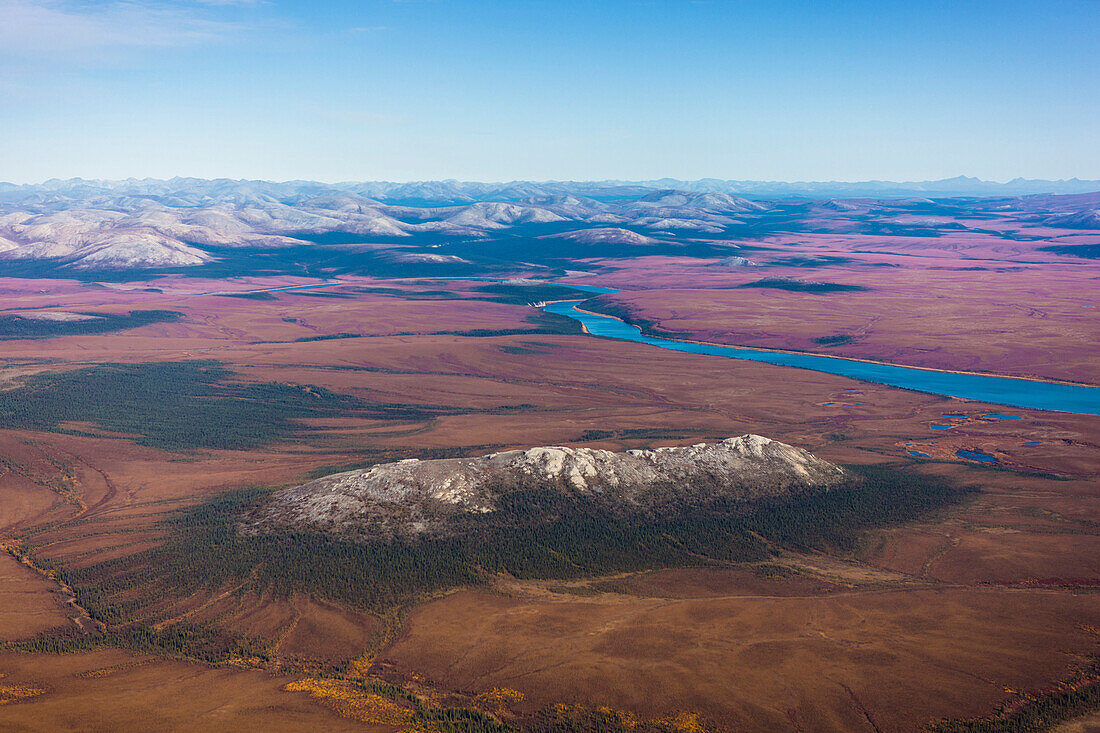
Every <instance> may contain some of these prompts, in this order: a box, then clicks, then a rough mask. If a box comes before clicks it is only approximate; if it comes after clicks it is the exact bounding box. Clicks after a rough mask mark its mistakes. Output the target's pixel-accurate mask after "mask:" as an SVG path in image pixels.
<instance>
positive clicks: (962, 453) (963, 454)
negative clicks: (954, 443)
mask: <svg viewBox="0 0 1100 733" xmlns="http://www.w3.org/2000/svg"><path fill="white" fill-rule="evenodd" d="M955 455H957V456H958V457H959V458H969V459H970V460H972V461H981V462H982V463H996V462H997V458H996V457H995V456H991V455H989V454H988V453H979V452H978V451H972V450H957V451H955Z"/></svg>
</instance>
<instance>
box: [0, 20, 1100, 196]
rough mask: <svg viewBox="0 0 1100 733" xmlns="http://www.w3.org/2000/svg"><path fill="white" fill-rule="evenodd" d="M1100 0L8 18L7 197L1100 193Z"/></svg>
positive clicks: (3, 163)
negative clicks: (396, 190) (894, 184)
mask: <svg viewBox="0 0 1100 733" xmlns="http://www.w3.org/2000/svg"><path fill="white" fill-rule="evenodd" d="M1097 69H1100V1H1098V0H1035V1H1033V2H1019V1H1017V0H996V1H993V0H991V1H989V2H984V1H968V0H955V1H953V2H922V1H921V0H911V1H909V2H892V1H890V0H880V1H879V2H842V1H841V2H823V1H820V0H819V1H818V2H799V1H797V0H792V1H786V2H781V1H780V0H768V1H759V2H758V1H756V0H709V1H706V0H699V1H696V2H693V1H691V0H648V1H645V0H605V1H603V2H600V1H599V0H589V1H588V2H581V1H573V0H558V1H557V2H551V1H549V0H512V1H505V0H498V1H489V0H356V1H351V0H348V1H343V0H338V1H328V2H326V1H325V0H314V1H313V2H307V1H304V0H204V1H202V2H200V1H198V0H125V1H116V0H99V1H88V0H0V180H7V181H13V182H35V181H41V180H44V179H46V178H51V177H58V178H67V177H70V176H83V177H98V178H124V177H129V176H135V177H144V176H155V177H171V176H174V175H192V176H202V177H220V176H227V177H233V178H267V179H277V180H286V179H295V178H302V179H316V180H323V181H338V180H380V179H385V180H419V179H432V178H459V179H466V180H494V181H495V180H512V179H535V180H544V179H578V180H579V179H606V178H619V179H646V178H657V177H663V176H670V177H677V178H699V177H707V176H712V177H718V178H736V179H764V180H865V179H872V178H879V179H891V180H920V179H932V178H943V177H949V176H954V175H959V174H965V175H974V176H978V177H981V178H986V179H992V180H1007V179H1010V178H1014V177H1016V176H1023V177H1028V178H1069V177H1073V176H1077V177H1081V178H1100V72H1098V71H1097Z"/></svg>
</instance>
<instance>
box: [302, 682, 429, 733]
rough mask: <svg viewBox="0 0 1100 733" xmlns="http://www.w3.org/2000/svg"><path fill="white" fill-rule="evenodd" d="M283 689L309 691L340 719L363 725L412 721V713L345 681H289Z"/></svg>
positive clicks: (408, 722)
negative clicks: (340, 717) (347, 719)
mask: <svg viewBox="0 0 1100 733" xmlns="http://www.w3.org/2000/svg"><path fill="white" fill-rule="evenodd" d="M283 689H284V690H288V691H290V692H308V693H309V695H310V697H314V698H317V699H318V700H321V701H322V702H324V703H325V704H326V705H328V706H330V707H331V708H333V709H334V710H335V711H336V712H337V713H339V714H340V715H341V716H343V717H345V718H351V719H352V720H358V721H361V722H363V723H379V724H382V725H408V724H410V723H412V721H413V714H412V711H411V710H408V709H407V708H404V707H402V706H401V705H399V704H397V703H396V702H394V701H393V700H389V699H387V698H385V697H382V696H381V695H375V694H374V693H371V692H365V691H364V690H362V689H361V688H359V686H357V685H355V684H353V683H351V682H346V681H344V680H326V679H319V678H316V677H307V678H305V679H302V680H298V681H297V682H290V683H288V684H287V685H286V686H285V687H284V688H283Z"/></svg>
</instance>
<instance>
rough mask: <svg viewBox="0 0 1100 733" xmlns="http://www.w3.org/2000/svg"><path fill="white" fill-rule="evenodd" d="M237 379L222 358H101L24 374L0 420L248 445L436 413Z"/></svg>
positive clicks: (174, 441) (177, 444) (172, 444)
mask: <svg viewBox="0 0 1100 733" xmlns="http://www.w3.org/2000/svg"><path fill="white" fill-rule="evenodd" d="M236 379H237V375H236V374H234V372H232V371H231V370H229V369H228V368H226V367H225V366H223V365H222V364H220V363H219V362H216V361H174V362H154V363H149V364H98V365H95V366H90V367H84V368H81V369H73V370H70V371H63V372H44V373H40V374H33V375H29V376H26V377H23V378H22V384H21V388H19V389H14V390H7V391H0V427H5V428H18V429H25V430H52V431H59V430H66V427H65V424H66V423H70V422H78V423H91V424H93V425H95V426H97V427H98V428H100V429H103V430H108V431H111V432H117V433H124V434H127V435H133V436H135V437H134V440H135V441H136V442H138V443H140V444H142V445H148V446H153V447H156V448H163V449H165V450H192V449H196V448H220V449H246V448H253V447H256V446H259V445H264V444H268V443H273V442H276V441H283V440H288V439H292V438H294V437H296V436H297V435H298V434H299V432H300V430H301V427H302V426H301V424H300V423H298V422H296V420H298V419H300V418H309V417H327V416H336V415H345V414H351V413H354V414H356V415H363V416H369V417H377V418H383V419H385V418H389V419H424V418H427V417H429V416H431V415H432V414H437V411H434V412H433V411H432V408H427V407H420V406H416V405H403V404H400V405H399V404H380V403H369V404H367V403H364V402H362V401H360V400H359V399H357V398H355V397H351V396H349V395H343V394H337V393H335V392H330V391H329V390H326V389H324V388H322V387H316V386H309V385H297V384H283V383H279V382H263V383H256V382H241V381H234V380H236ZM68 432H79V431H73V430H71V429H70V430H68Z"/></svg>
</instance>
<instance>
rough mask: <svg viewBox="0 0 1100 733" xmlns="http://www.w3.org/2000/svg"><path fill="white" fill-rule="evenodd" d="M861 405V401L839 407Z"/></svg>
mask: <svg viewBox="0 0 1100 733" xmlns="http://www.w3.org/2000/svg"><path fill="white" fill-rule="evenodd" d="M862 406H863V403H862V402H853V403H852V404H850V405H841V407H862Z"/></svg>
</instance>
